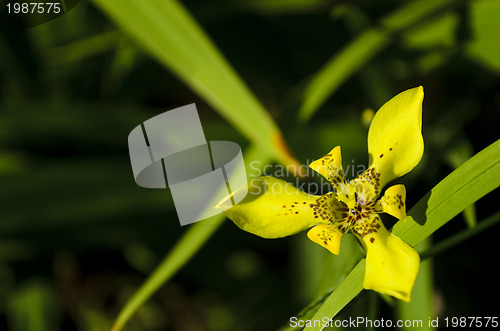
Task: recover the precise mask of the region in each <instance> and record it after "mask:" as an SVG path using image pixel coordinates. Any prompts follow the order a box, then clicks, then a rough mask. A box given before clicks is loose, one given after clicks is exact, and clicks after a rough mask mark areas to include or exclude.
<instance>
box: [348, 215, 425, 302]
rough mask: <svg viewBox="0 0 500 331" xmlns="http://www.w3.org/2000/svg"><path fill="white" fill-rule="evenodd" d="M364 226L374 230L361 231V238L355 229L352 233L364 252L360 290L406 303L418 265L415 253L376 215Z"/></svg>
mask: <svg viewBox="0 0 500 331" xmlns="http://www.w3.org/2000/svg"><path fill="white" fill-rule="evenodd" d="M366 223H368V227H371V229H375V230H374V231H372V232H370V233H366V232H367V231H364V233H365V234H364V235H360V231H359V229H358V231H356V232H355V234H356V236H357V237H358V238H359V239H360V240H361V242H362V244H363V246H364V247H365V250H366V269H365V279H364V282H363V287H364V288H365V289H367V290H374V291H377V292H379V293H383V294H388V295H391V296H393V297H395V298H397V299H401V300H403V301H407V302H408V301H410V293H411V290H412V288H413V284H414V283H415V278H416V277H417V273H418V268H419V266H420V257H419V255H418V253H417V252H416V251H415V250H414V249H413V248H412V247H411V246H410V245H408V244H407V243H405V242H404V241H403V240H401V239H400V238H398V237H396V236H394V235H393V234H392V233H390V232H389V231H387V229H386V228H385V227H384V225H383V224H382V221H381V220H380V217H379V216H378V215H376V214H373V215H372V219H371V221H368V222H366ZM375 225H379V227H376V226H375ZM353 232H354V231H353ZM361 233H363V232H362V231H361Z"/></svg>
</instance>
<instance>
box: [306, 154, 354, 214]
mask: <svg viewBox="0 0 500 331" xmlns="http://www.w3.org/2000/svg"><path fill="white" fill-rule="evenodd" d="M309 167H310V168H311V169H313V170H314V171H316V172H318V173H319V174H321V175H322V176H323V177H325V178H326V179H327V180H328V181H329V182H330V183H331V184H332V186H333V187H334V188H335V191H336V195H337V199H338V200H339V201H342V202H343V203H345V204H346V206H347V207H349V208H350V209H352V208H354V206H355V204H356V199H355V194H354V188H353V187H352V186H351V185H348V183H347V181H346V179H345V177H344V172H343V170H342V155H341V152H340V146H337V147H335V148H334V149H332V150H331V151H330V153H328V154H326V155H325V156H323V157H322V158H320V159H318V160H316V161H314V162H312V163H311V164H309Z"/></svg>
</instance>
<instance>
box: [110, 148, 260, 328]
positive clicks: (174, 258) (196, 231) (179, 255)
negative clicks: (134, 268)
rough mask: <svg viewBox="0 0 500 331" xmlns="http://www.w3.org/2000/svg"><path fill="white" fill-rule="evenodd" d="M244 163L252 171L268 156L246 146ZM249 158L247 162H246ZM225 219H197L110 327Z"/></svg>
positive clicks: (136, 306)
mask: <svg viewBox="0 0 500 331" xmlns="http://www.w3.org/2000/svg"><path fill="white" fill-rule="evenodd" d="M244 160H245V166H246V169H247V175H249V174H248V170H249V169H250V167H249V166H250V164H251V169H252V170H253V171H255V170H257V169H261V168H262V167H264V166H265V165H266V164H268V163H269V161H270V159H269V158H268V157H267V156H266V155H263V154H262V152H261V151H260V150H258V149H256V148H253V147H250V148H248V149H247V151H246V152H245V154H244ZM250 162H251V163H250ZM224 220H225V216H224V214H222V213H221V214H218V215H215V216H213V217H211V218H209V219H207V220H204V221H201V222H197V223H195V224H193V225H191V226H190V227H189V229H188V230H187V231H186V232H185V233H184V234H183V236H182V237H181V238H180V239H179V241H178V242H177V244H176V245H175V246H174V248H173V249H172V250H171V251H170V252H169V254H167V256H166V257H165V258H164V259H163V261H161V262H160V265H159V266H158V267H156V269H155V270H154V271H153V273H151V275H149V277H148V278H147V279H146V281H145V282H144V283H143V284H142V285H141V286H140V287H139V289H138V290H137V291H136V292H135V293H134V294H133V296H132V297H131V298H130V299H129V300H128V301H127V303H126V304H125V306H124V307H123V309H122V310H121V311H120V313H119V315H118V317H117V319H116V320H115V322H114V324H113V327H112V331H118V330H121V329H122V328H123V326H124V325H125V324H126V323H127V321H128V320H129V319H130V318H131V317H132V316H133V315H134V313H135V312H136V311H137V309H139V308H140V307H141V306H142V305H143V304H144V302H146V300H148V299H149V298H150V297H151V296H152V295H153V294H154V293H155V292H156V291H157V290H158V289H159V288H160V287H161V286H162V285H163V284H165V282H166V281H168V280H169V279H170V278H172V276H173V275H174V274H175V273H177V271H179V270H180V269H181V268H182V267H183V266H184V265H185V264H186V263H187V262H189V260H191V258H192V257H193V256H194V255H195V254H196V252H198V251H199V250H200V249H201V248H202V247H203V245H204V244H205V243H206V242H207V241H208V240H209V239H210V238H211V237H212V235H213V234H214V233H215V231H216V230H217V229H218V228H219V227H220V226H221V225H222V223H223V221H224Z"/></svg>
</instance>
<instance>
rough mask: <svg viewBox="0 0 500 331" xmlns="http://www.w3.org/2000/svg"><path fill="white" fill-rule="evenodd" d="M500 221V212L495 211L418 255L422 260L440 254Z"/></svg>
mask: <svg viewBox="0 0 500 331" xmlns="http://www.w3.org/2000/svg"><path fill="white" fill-rule="evenodd" d="M499 223H500V212H497V213H495V214H493V215H491V216H490V217H488V218H487V219H485V220H484V221H481V222H478V223H477V225H476V226H475V227H473V228H470V229H466V230H463V231H461V232H459V233H457V234H455V235H453V236H451V237H448V238H446V239H445V240H443V241H441V242H439V243H437V244H435V245H433V246H432V247H430V248H429V249H428V250H426V251H424V252H423V253H422V254H421V255H420V257H421V258H422V260H425V259H427V258H430V257H432V256H434V255H437V254H440V253H442V252H444V251H446V250H448V249H450V248H453V247H455V246H457V245H459V244H461V243H463V242H464V241H466V240H467V239H469V238H471V237H474V236H475V235H478V234H479V233H481V232H483V231H485V230H487V229H489V228H490V227H492V226H494V225H496V224H499Z"/></svg>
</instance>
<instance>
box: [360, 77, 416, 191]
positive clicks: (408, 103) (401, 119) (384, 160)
mask: <svg viewBox="0 0 500 331" xmlns="http://www.w3.org/2000/svg"><path fill="white" fill-rule="evenodd" d="M423 99H424V89H423V88H422V87H421V86H420V87H416V88H413V89H410V90H407V91H404V92H402V93H400V94H398V95H396V96H395V97H394V98H392V99H391V100H389V101H388V102H387V103H386V104H384V105H383V106H382V107H381V108H380V110H379V111H378V112H377V113H376V114H375V117H374V118H373V121H372V124H371V126H370V130H369V132H368V153H369V154H370V167H372V168H374V169H375V171H376V173H379V174H380V184H381V186H382V187H383V186H385V184H387V183H388V182H390V181H391V180H393V179H395V178H398V177H401V176H403V175H404V174H406V173H408V172H410V171H411V170H412V169H413V168H414V167H415V166H416V165H417V164H418V162H419V161H420V159H421V158H422V154H423V152H424V141H423V138H422V133H421V128H422V101H423Z"/></svg>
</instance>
